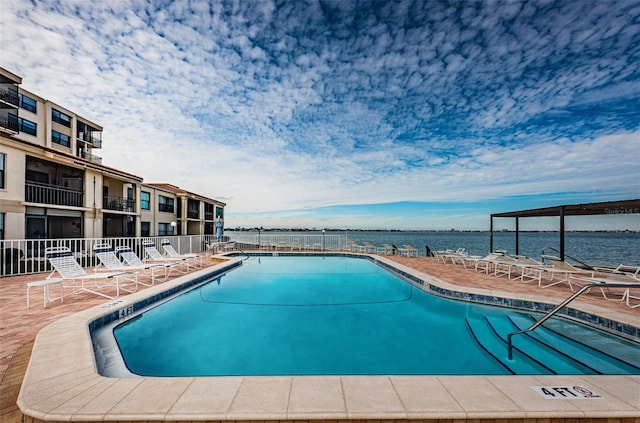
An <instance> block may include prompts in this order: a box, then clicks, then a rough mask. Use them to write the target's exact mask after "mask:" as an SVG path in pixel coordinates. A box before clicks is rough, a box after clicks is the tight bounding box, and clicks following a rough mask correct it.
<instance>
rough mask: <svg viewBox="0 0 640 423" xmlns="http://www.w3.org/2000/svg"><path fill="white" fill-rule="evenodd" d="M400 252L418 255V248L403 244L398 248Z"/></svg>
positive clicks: (406, 254) (407, 255)
mask: <svg viewBox="0 0 640 423" xmlns="http://www.w3.org/2000/svg"><path fill="white" fill-rule="evenodd" d="M398 251H400V254H401V255H403V256H406V257H418V250H416V249H415V247H413V246H411V245H404V246H403V247H402V248H398Z"/></svg>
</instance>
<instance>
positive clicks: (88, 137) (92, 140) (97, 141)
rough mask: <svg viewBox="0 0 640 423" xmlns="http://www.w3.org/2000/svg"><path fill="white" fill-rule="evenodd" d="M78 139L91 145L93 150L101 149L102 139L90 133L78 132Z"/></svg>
mask: <svg viewBox="0 0 640 423" xmlns="http://www.w3.org/2000/svg"><path fill="white" fill-rule="evenodd" d="M78 139H79V140H81V141H84V142H86V143H89V144H91V145H92V146H93V147H95V148H102V139H101V138H100V137H96V136H94V135H93V134H92V133H91V132H78Z"/></svg>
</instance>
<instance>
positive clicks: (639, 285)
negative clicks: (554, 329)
mask: <svg viewBox="0 0 640 423" xmlns="http://www.w3.org/2000/svg"><path fill="white" fill-rule="evenodd" d="M594 286H599V287H603V286H606V287H608V288H640V283H607V284H603V283H599V282H594V283H590V284H588V285H585V286H583V287H582V288H580V289H579V290H577V291H576V292H574V293H573V295H571V296H570V297H569V298H567V299H566V300H564V301H563V302H561V303H560V304H558V305H557V306H556V307H555V308H554V309H553V310H551V311H550V312H549V313H547V314H545V315H544V316H543V317H542V319H540V320H538V321H537V322H535V323H534V324H532V325H531V326H530V327H528V328H527V329H523V330H518V331H515V332H511V333H510V334H508V335H507V348H508V358H509V360H513V340H512V338H513V337H514V335H520V334H522V333H526V332H530V331H532V330H534V329H535V328H537V327H538V326H540V325H541V324H543V323H544V322H546V321H547V320H548V319H549V318H551V317H552V316H553V315H554V314H556V313H557V312H559V311H560V310H561V309H563V308H564V307H565V306H566V305H567V304H569V303H570V302H571V301H573V300H575V299H576V298H578V297H579V296H580V295H581V294H582V293H583V292H585V291H589V290H590V289H591V288H593V287H594ZM627 295H629V294H628V293H627Z"/></svg>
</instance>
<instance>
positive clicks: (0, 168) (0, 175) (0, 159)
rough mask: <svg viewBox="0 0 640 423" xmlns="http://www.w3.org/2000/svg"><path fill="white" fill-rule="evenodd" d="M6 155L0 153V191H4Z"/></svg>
mask: <svg viewBox="0 0 640 423" xmlns="http://www.w3.org/2000/svg"><path fill="white" fill-rule="evenodd" d="M5 157H7V155H6V154H4V153H0V189H4V161H5Z"/></svg>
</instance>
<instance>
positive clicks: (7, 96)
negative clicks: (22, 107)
mask: <svg viewBox="0 0 640 423" xmlns="http://www.w3.org/2000/svg"><path fill="white" fill-rule="evenodd" d="M0 100H2V101H4V102H6V103H9V104H13V105H14V106H16V107H18V105H19V104H20V101H19V99H18V93H16V92H15V91H10V90H3V89H1V88H0Z"/></svg>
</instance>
